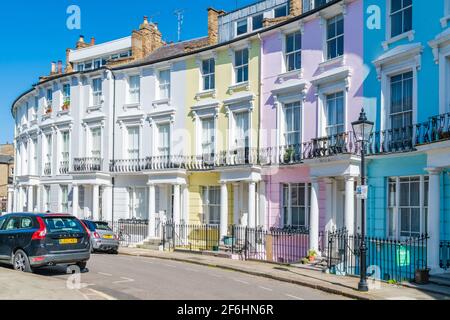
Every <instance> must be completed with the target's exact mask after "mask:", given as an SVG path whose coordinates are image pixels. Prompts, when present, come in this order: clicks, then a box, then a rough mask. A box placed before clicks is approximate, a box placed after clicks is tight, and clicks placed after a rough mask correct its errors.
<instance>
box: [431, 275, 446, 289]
mask: <svg viewBox="0 0 450 320" xmlns="http://www.w3.org/2000/svg"><path fill="white" fill-rule="evenodd" d="M430 283H434V284H437V285H439V286H444V287H449V288H450V278H449V277H448V276H444V275H442V276H441V275H433V276H430Z"/></svg>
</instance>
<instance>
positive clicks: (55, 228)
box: [44, 217, 84, 233]
mask: <svg viewBox="0 0 450 320" xmlns="http://www.w3.org/2000/svg"><path fill="white" fill-rule="evenodd" d="M44 221H45V225H46V227H47V231H48V232H49V233H58V232H84V228H83V226H82V225H81V222H80V221H78V220H77V219H76V218H73V217H45V218H44Z"/></svg>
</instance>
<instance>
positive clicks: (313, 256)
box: [307, 250, 317, 262]
mask: <svg viewBox="0 0 450 320" xmlns="http://www.w3.org/2000/svg"><path fill="white" fill-rule="evenodd" d="M316 256H317V252H316V251H315V250H309V251H308V256H307V258H308V260H309V262H314V260H315V259H316Z"/></svg>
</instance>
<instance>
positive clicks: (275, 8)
mask: <svg viewBox="0 0 450 320" xmlns="http://www.w3.org/2000/svg"><path fill="white" fill-rule="evenodd" d="M282 7H285V10H286V15H284V16H279V17H278V18H282V17H287V16H289V8H288V5H287V3H285V4H282V5H279V6H276V7H274V8H273V10H272V17H274V18H277V17H275V11H276V10H277V9H280V8H282Z"/></svg>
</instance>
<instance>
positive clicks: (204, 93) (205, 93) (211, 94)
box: [195, 89, 217, 101]
mask: <svg viewBox="0 0 450 320" xmlns="http://www.w3.org/2000/svg"><path fill="white" fill-rule="evenodd" d="M206 97H213V98H216V97H217V91H216V89H210V90H204V91H200V92H198V93H197V94H196V95H195V100H197V101H199V100H200V99H203V98H206Z"/></svg>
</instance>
